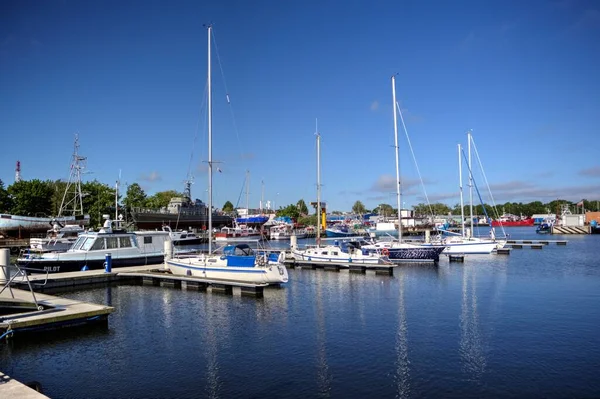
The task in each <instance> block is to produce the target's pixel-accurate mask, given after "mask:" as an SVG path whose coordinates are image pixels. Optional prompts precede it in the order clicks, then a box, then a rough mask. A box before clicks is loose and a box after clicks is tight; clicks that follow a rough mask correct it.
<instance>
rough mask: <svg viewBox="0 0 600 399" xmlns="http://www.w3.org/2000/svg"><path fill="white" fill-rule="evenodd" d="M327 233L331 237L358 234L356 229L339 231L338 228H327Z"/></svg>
mask: <svg viewBox="0 0 600 399" xmlns="http://www.w3.org/2000/svg"><path fill="white" fill-rule="evenodd" d="M325 235H326V236H327V237H329V238H339V237H355V236H356V235H357V234H356V233H355V232H354V231H347V232H346V231H337V230H329V229H326V230H325Z"/></svg>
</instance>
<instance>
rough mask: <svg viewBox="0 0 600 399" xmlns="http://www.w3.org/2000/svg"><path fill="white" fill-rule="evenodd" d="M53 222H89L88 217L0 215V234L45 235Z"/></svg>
mask: <svg viewBox="0 0 600 399" xmlns="http://www.w3.org/2000/svg"><path fill="white" fill-rule="evenodd" d="M54 222H58V223H60V224H62V225H65V224H73V223H77V222H83V223H84V224H87V222H89V217H88V218H84V217H83V216H81V217H79V216H66V217H61V218H51V217H43V218H39V217H33V216H19V215H9V214H4V213H3V214H0V234H4V235H14V234H23V233H41V232H44V233H45V232H46V231H47V230H48V226H51V225H52V224H53V223H54Z"/></svg>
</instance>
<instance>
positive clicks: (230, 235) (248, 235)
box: [215, 224, 261, 242]
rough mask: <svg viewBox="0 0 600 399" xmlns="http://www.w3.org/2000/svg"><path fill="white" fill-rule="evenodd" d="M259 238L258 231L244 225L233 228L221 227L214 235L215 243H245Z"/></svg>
mask: <svg viewBox="0 0 600 399" xmlns="http://www.w3.org/2000/svg"><path fill="white" fill-rule="evenodd" d="M260 238H261V234H260V230H258V229H255V228H254V227H249V226H247V225H245V224H236V226H235V227H227V226H226V227H223V228H221V230H219V231H218V232H217V233H215V241H224V242H247V241H256V240H258V239H260Z"/></svg>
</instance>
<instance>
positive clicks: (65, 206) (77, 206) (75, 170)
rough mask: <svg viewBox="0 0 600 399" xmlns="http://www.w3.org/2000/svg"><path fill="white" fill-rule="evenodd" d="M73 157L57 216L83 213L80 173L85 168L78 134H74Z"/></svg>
mask: <svg viewBox="0 0 600 399" xmlns="http://www.w3.org/2000/svg"><path fill="white" fill-rule="evenodd" d="M73 147H74V148H73V158H72V160H71V170H70V173H69V180H68V181H67V186H66V187H65V193H64V194H63V198H62V201H61V203H60V208H59V210H58V216H59V217H60V216H65V215H66V214H70V216H71V215H72V216H76V215H83V195H82V193H81V175H82V173H83V172H82V171H83V169H85V161H86V159H87V158H86V157H82V156H81V155H79V135H78V134H75V144H74V146H73Z"/></svg>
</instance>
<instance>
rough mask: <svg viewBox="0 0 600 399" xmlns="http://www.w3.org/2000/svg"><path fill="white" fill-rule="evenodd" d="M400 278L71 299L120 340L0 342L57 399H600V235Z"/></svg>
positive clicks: (83, 336) (420, 269)
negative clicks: (104, 321)
mask: <svg viewBox="0 0 600 399" xmlns="http://www.w3.org/2000/svg"><path fill="white" fill-rule="evenodd" d="M507 231H508V232H509V233H511V237H512V238H537V239H540V238H547V239H555V240H556V239H567V240H569V243H568V244H567V246H564V247H563V246H557V245H556V244H550V245H549V246H546V247H544V249H543V250H534V249H530V248H523V249H514V250H513V251H512V253H511V255H510V256H502V255H492V256H483V255H477V256H476V255H472V256H468V257H467V258H466V259H465V262H464V263H448V261H447V260H446V258H443V259H442V260H441V261H440V263H439V264H438V265H437V266H425V265H401V266H399V267H397V268H396V269H395V271H394V275H393V276H376V275H371V274H367V275H360V274H349V273H348V272H346V271H341V272H339V273H336V272H325V271H323V270H301V269H297V270H293V269H292V270H290V271H289V273H290V282H289V283H288V284H287V285H285V286H284V287H282V288H280V289H269V290H266V291H265V296H264V298H262V299H255V298H246V297H239V296H234V297H231V296H225V295H215V294H207V293H198V292H188V291H185V290H183V291H182V290H177V289H170V288H161V287H149V286H143V287H142V286H118V287H105V288H96V289H90V290H83V291H76V292H69V293H64V294H60V295H62V296H65V297H69V298H74V299H78V300H83V301H89V302H94V303H104V304H109V305H112V306H114V307H115V308H116V311H115V313H113V314H112V315H111V316H110V318H109V326H108V329H103V330H100V331H98V330H97V329H96V330H93V331H86V332H77V333H68V332H64V331H63V332H61V333H60V335H58V336H56V337H54V338H52V339H45V340H41V341H39V342H23V341H13V342H9V343H6V342H2V343H0V370H1V371H3V372H4V373H6V374H8V375H10V376H12V377H14V378H16V379H18V380H20V381H22V382H28V381H32V380H35V381H39V382H40V383H41V385H42V388H43V389H44V393H45V394H46V395H48V396H50V397H52V398H83V397H85V398H197V397H210V398H232V397H241V398H257V397H281V398H306V397H335V398H341V397H343V398H358V397H385V398H394V397H401V398H405V397H406V398H412V397H456V398H465V397H477V398H482V397H494V398H505V397H544V398H563V397H598V396H600V378H599V377H600V266H599V263H600V262H598V254H599V251H598V250H599V248H600V236H598V235H596V236H549V235H548V236H544V237H542V236H536V234H535V231H534V229H531V228H513V229H508V230H507Z"/></svg>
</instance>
